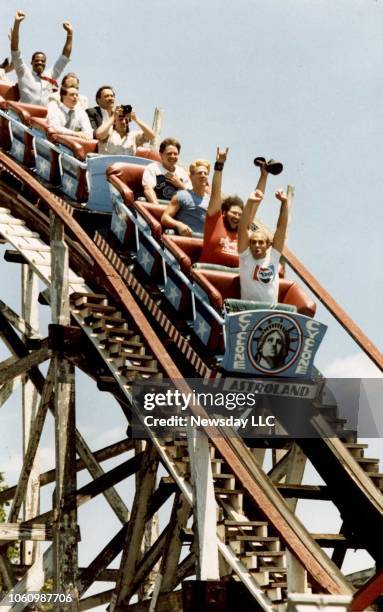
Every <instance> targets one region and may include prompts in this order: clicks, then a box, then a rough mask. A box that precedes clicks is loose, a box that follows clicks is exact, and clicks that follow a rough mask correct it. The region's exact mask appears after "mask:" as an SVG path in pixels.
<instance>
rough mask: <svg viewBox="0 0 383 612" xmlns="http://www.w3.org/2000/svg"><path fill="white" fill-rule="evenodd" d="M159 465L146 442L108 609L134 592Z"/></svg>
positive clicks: (127, 601) (123, 604)
mask: <svg viewBox="0 0 383 612" xmlns="http://www.w3.org/2000/svg"><path fill="white" fill-rule="evenodd" d="M157 467H158V454H157V451H156V449H155V448H154V447H153V445H152V444H151V443H149V442H148V444H147V448H146V450H145V453H144V457H143V460H142V465H141V468H140V471H139V472H138V486H137V489H136V494H135V496H134V501H133V507H132V512H131V517H130V521H129V526H128V531H127V534H126V544H125V547H124V552H123V555H122V559H121V565H120V575H119V579H118V581H117V584H116V591H115V593H114V596H113V598H112V601H111V603H110V612H113V611H114V610H120V609H122V607H123V606H125V605H127V604H128V603H129V599H130V597H131V596H132V595H133V591H132V582H133V579H134V577H135V576H136V570H137V564H138V560H139V556H140V552H141V543H142V539H143V536H144V531H145V524H146V521H147V518H148V510H149V504H150V498H151V495H152V494H153V491H154V487H155V481H156V474H157Z"/></svg>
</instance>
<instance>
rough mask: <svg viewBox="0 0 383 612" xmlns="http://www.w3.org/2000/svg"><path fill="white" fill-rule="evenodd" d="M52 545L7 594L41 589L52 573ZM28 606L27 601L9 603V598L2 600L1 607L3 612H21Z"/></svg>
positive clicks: (21, 593)
mask: <svg viewBox="0 0 383 612" xmlns="http://www.w3.org/2000/svg"><path fill="white" fill-rule="evenodd" d="M52 560H53V554H52V546H49V548H47V550H46V551H45V552H44V555H43V556H42V557H41V556H39V557H38V558H37V559H36V561H35V562H34V564H33V565H31V566H30V568H29V570H28V571H27V572H26V573H25V575H24V576H23V577H22V578H21V580H19V582H18V583H17V584H16V585H15V586H14V588H12V589H10V590H8V593H7V595H10V594H11V593H12V594H13V595H15V594H20V595H23V594H24V593H26V592H28V591H29V592H30V591H40V589H41V588H42V586H43V584H44V582H45V580H48V578H50V577H51V575H52ZM27 606H28V603H27V602H19V603H14V604H12V606H11V605H9V603H8V602H7V600H4V599H3V600H2V601H0V609H1V611H2V612H10V611H11V610H12V612H21V611H22V610H24V608H26V607H27Z"/></svg>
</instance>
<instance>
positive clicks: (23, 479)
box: [8, 363, 53, 523]
mask: <svg viewBox="0 0 383 612" xmlns="http://www.w3.org/2000/svg"><path fill="white" fill-rule="evenodd" d="M52 392H53V366H52V363H51V364H50V366H49V370H48V374H47V378H46V381H45V385H44V388H43V392H42V395H41V399H40V404H39V407H38V410H37V414H36V417H35V419H34V421H33V425H32V428H31V432H30V437H29V443H28V448H27V450H26V453H25V455H24V462H23V466H22V468H21V473H20V476H19V482H18V483H17V486H16V491H15V496H14V498H13V502H12V506H11V509H10V512H9V517H8V520H9V521H10V522H11V523H12V522H13V521H16V520H17V518H18V516H19V511H20V508H21V504H22V503H23V501H24V497H25V494H26V490H27V483H28V480H29V476H30V473H31V470H32V467H33V462H34V460H35V456H36V452H37V448H38V445H39V442H40V438H41V433H42V430H43V426H44V422H45V417H46V414H47V411H48V407H49V403H50V402H51V401H52Z"/></svg>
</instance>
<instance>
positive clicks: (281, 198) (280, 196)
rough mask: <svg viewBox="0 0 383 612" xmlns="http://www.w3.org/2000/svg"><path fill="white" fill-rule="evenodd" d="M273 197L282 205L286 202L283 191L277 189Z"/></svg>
mask: <svg viewBox="0 0 383 612" xmlns="http://www.w3.org/2000/svg"><path fill="white" fill-rule="evenodd" d="M275 197H276V198H277V200H279V201H280V202H281V203H282V204H283V203H284V202H287V195H286V192H285V191H283V189H278V190H277V191H276V192H275Z"/></svg>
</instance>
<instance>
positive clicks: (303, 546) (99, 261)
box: [0, 152, 383, 609]
mask: <svg viewBox="0 0 383 612" xmlns="http://www.w3.org/2000/svg"><path fill="white" fill-rule="evenodd" d="M0 168H1V170H3V171H6V172H8V173H10V174H11V175H13V176H14V177H15V178H16V179H17V180H19V181H20V182H21V183H22V184H23V185H25V186H26V187H27V189H28V191H29V192H32V193H33V197H34V198H36V199H37V200H38V201H39V202H40V204H41V203H43V204H44V207H45V208H46V209H47V210H49V211H50V212H51V213H53V214H54V215H57V216H58V217H59V218H60V220H61V221H62V222H63V223H64V225H65V227H66V230H67V232H68V236H69V239H68V243H69V244H70V246H71V253H70V259H71V264H72V266H73V267H74V268H75V269H76V270H78V271H79V272H80V274H81V275H82V276H83V277H84V279H83V278H81V277H78V276H77V275H76V274H73V273H72V276H71V277H70V279H69V283H70V285H71V290H72V292H74V293H76V292H77V293H78V292H84V294H86V293H87V292H88V293H90V292H91V291H90V289H89V286H94V285H96V286H98V287H102V289H103V292H106V293H107V294H108V295H110V296H111V297H112V299H113V300H114V301H115V302H117V303H118V307H119V308H120V309H121V311H122V315H123V317H126V319H127V320H128V321H129V325H131V324H132V322H134V325H135V327H136V329H138V330H139V332H140V334H141V336H142V338H143V340H144V343H145V347H146V348H147V350H148V351H149V352H150V354H151V355H152V356H153V358H154V359H155V360H156V362H157V363H158V369H159V371H161V372H162V374H163V375H164V376H166V377H168V378H170V379H173V380H174V381H176V383H175V384H176V386H177V387H178V388H179V390H181V391H182V392H185V393H187V392H189V391H190V390H189V387H188V386H187V383H186V382H185V381H184V379H183V376H182V372H181V371H180V370H179V368H178V367H177V366H176V364H175V363H174V361H173V360H172V358H171V357H170V355H169V354H168V352H167V351H166V349H165V347H164V346H163V344H162V343H161V341H160V340H159V338H158V337H157V335H156V334H155V332H154V331H153V329H152V328H151V326H150V324H149V323H148V321H147V319H146V316H145V314H144V312H143V311H142V310H141V308H140V307H139V306H138V304H137V302H136V300H135V299H134V297H133V296H132V294H131V292H130V290H129V289H128V288H127V286H126V284H125V281H124V280H123V278H122V277H121V274H120V273H119V272H118V271H117V269H116V267H114V266H113V265H112V264H111V263H110V261H109V259H110V257H108V258H107V257H106V256H104V255H103V254H102V253H101V252H100V250H99V249H98V248H97V246H96V245H95V243H94V242H93V241H92V240H91V239H90V238H89V236H88V235H87V234H86V233H85V232H84V230H83V229H82V228H81V227H80V225H79V224H78V223H77V222H76V221H75V220H74V219H73V217H72V215H71V212H70V209H69V208H68V206H67V205H66V204H65V203H64V202H63V201H62V200H61V199H60V198H58V197H57V196H54V195H53V194H51V193H50V192H49V191H48V190H47V189H46V188H44V187H43V186H42V185H41V184H40V183H38V182H37V181H36V180H35V179H34V177H33V176H31V174H30V173H29V172H27V171H26V170H24V169H23V168H21V167H20V166H19V165H18V164H17V163H16V162H14V161H13V160H11V159H10V158H9V157H8V156H6V155H5V154H4V153H2V152H0ZM3 198H4V199H5V200H6V202H5V206H6V207H7V208H10V209H11V210H12V211H13V213H14V214H15V215H16V216H20V217H22V218H23V219H24V220H25V222H26V224H27V225H28V226H29V225H31V226H32V227H33V228H34V229H37V230H38V231H39V233H41V235H42V236H43V237H45V239H46V238H47V236H48V235H49V219H48V217H47V216H46V215H44V214H42V213H41V212H40V211H39V210H38V208H37V207H35V206H33V205H32V204H31V203H29V202H28V200H27V199H26V198H25V199H24V198H20V197H19V198H17V197H15V196H14V194H12V192H11V190H9V191H7V190H6V189H4V190H3ZM16 225H17V224H16ZM4 236H5V237H6V238H7V240H9V241H10V242H11V243H13V244H14V246H15V248H16V249H19V250H20V252H21V253H22V254H23V256H24V257H25V258H26V259H27V261H29V263H30V264H31V265H32V266H34V268H35V269H36V271H37V272H38V273H39V275H40V277H41V278H43V280H44V281H45V282H46V283H47V284H49V281H50V277H49V274H50V272H49V264H50V261H49V256H48V253H46V255H45V257H44V255H43V256H42V261H40V262H39V261H36V259H34V255H33V253H34V251H33V248H30V249H29V253H30V256H28V249H25V248H24V249H23V248H22V247H21V246H20V244H19V243H18V242H17V240H16V239H14V240H13V242H12V236H11V235H10V234H8V235H6V234H4ZM29 238H30V239H32V240H33V239H36V240H37V239H38V236H31V235H29ZM41 246H42V245H41ZM43 251H44V249H42V252H43ZM290 263H291V262H290ZM293 267H294V266H293ZM131 280H132V279H131ZM86 282H88V283H89V286H87V285H86V284H85V283H86ZM133 289H134V287H133ZM136 290H137V287H136ZM143 298H145V296H143V297H142V295H141V299H142V300H143V302H144V299H143ZM320 299H321V298H320ZM105 306H107V305H105ZM72 314H73V315H74V316H75V318H76V320H77V322H78V323H79V324H80V326H81V327H82V329H83V330H84V331H85V332H86V333H87V335H88V337H89V339H90V340H91V341H92V342H93V344H94V346H95V347H96V348H97V349H98V350H99V353H100V355H101V356H102V358H103V359H104V361H105V363H107V364H108V367H109V369H110V371H111V373H112V374H113V376H114V378H115V380H116V381H117V382H118V383H119V384H120V387H121V389H122V391H123V392H124V394H125V396H126V399H127V400H128V401H130V399H131V396H130V390H129V385H127V384H126V380H122V379H121V378H119V374H118V372H117V370H116V364H113V360H112V361H111V360H110V359H107V356H106V353H105V350H104V348H103V347H102V345H101V348H100V342H99V338H98V337H97V334H95V333H94V329H93V330H92V325H90V326H89V325H88V323H87V322H86V321H85V320H84V319H83V318H82V315H81V313H80V314H79V313H78V312H76V308H74V310H73V309H72ZM359 331H360V330H359ZM174 333H175V332H174ZM362 336H363V337H361V336H360V337H359V340H360V341H361V342H362V344H363V345H364V350H366V347H367V350H366V352H368V351H370V352H371V351H372V354H374V351H375V350H377V349H376V347H374V346H373V345H372V343H371V346H372V349H371V347H370V348H369V347H368V346H367V343H366V337H365V336H364V335H363V334H362ZM367 340H368V339H367ZM357 341H358V340H357ZM358 343H359V342H358ZM362 348H363V347H362ZM370 356H371V355H370ZM197 357H198V356H197ZM375 357H376V356H375ZM371 358H373V357H371ZM378 361H379V360H378ZM200 362H201V363H199V364H198V367H199V371H200V372H201V373H205V375H206V376H207V377H209V375H210V374H211V371H210V369H209V368H208V367H207V366H205V368H206V369H204V367H203V362H202V360H200ZM374 362H375V363H376V358H375V359H374ZM381 365H383V362H382V364H381ZM117 369H118V368H117ZM194 409H195V411H196V412H198V411H199V408H198V407H197V406H195V407H194ZM206 433H207V435H208V436H209V437H210V439H211V443H212V444H213V445H214V447H215V449H216V452H217V453H218V456H219V457H221V458H222V459H223V460H224V461H225V463H226V464H227V465H228V466H230V470H231V473H232V475H233V477H234V478H235V479H236V480H237V481H238V482H239V483H240V485H241V487H242V488H243V491H244V493H245V494H246V495H247V497H248V498H249V499H250V500H251V501H252V503H253V504H254V506H256V507H257V508H259V509H260V510H261V512H262V514H263V515H264V516H265V518H266V519H267V521H268V522H269V524H270V525H271V526H272V528H273V529H274V530H275V531H276V532H277V534H278V536H279V537H280V539H281V541H282V542H283V544H284V545H285V546H286V547H287V548H288V549H289V550H290V551H291V552H292V553H293V554H294V556H296V557H297V558H298V559H300V562H301V563H302V565H303V566H304V568H305V569H306V570H307V572H308V574H309V575H310V577H311V580H312V582H313V583H315V584H316V585H317V586H318V588H319V589H320V590H321V591H324V592H328V593H333V594H345V593H350V587H349V585H348V583H347V581H346V580H345V579H344V577H343V576H342V574H341V572H340V571H339V570H338V568H337V567H336V566H335V565H334V564H333V563H332V562H331V561H330V560H329V559H328V557H327V556H326V555H325V553H324V552H323V551H322V550H321V548H320V547H319V546H318V545H317V544H316V543H315V542H314V540H313V539H312V538H311V537H310V534H308V532H307V531H306V530H305V528H304V527H303V526H302V525H301V524H300V522H299V521H298V519H297V518H296V517H295V516H294V514H293V513H292V512H291V511H290V510H289V508H288V507H287V506H286V504H285V503H284V500H283V498H282V497H281V496H280V494H279V493H278V492H277V490H276V489H275V487H274V486H273V485H272V483H271V481H270V480H269V479H268V478H267V476H266V475H265V474H264V473H263V472H262V470H261V469H260V468H259V466H257V464H256V462H255V461H254V458H253V457H252V455H251V454H250V452H249V451H248V449H247V448H246V446H245V444H244V442H243V441H242V440H240V439H235V440H230V441H228V440H225V439H224V438H222V437H221V438H219V437H217V431H216V430H215V429H214V428H206ZM153 441H154V443H155V445H156V447H157V450H158V452H159V453H160V456H161V457H162V459H163V462H164V463H165V465H166V466H167V468H168V471H169V473H170V474H171V475H172V476H173V478H174V480H175V481H176V483H177V485H178V486H180V488H181V490H183V492H184V493H185V494H186V495H187V496H188V497H189V498H190V499H191V492H190V488H188V486H186V484H185V482H186V481H185V479H184V478H183V477H182V473H180V471H179V470H178V469H177V467H176V464H175V462H174V461H173V457H172V455H171V454H169V453H168V452H167V449H166V445H164V444H163V443H162V442H161V441H160V440H157V439H154V440H153ZM342 461H345V462H346V464H347V463H349V464H350V465H351V466H352V469H353V470H354V471H355V465H354V464H355V460H354V459H353V458H352V457H351V455H350V457H346V458H345V457H343V458H342ZM357 467H359V466H357ZM364 486H365V481H364V480H363V478H361V484H360V487H361V488H363V487H364ZM377 493H378V492H375V494H373V495H372V497H373V505H374V507H375V506H376V507H377V508H378V511H379V512H382V509H383V506H382V502H381V499H380V498H381V497H382V496H381V495H380V498H379V496H378V494H377ZM369 495H370V496H371V491H370V492H369ZM220 547H221V549H222V550H221V552H222V554H223V555H224V556H225V558H226V559H227V560H228V562H229V564H230V565H231V566H232V567H233V569H235V567H234V566H235V564H236V561H235V560H231V561H232V562H230V555H231V552H230V550H229V549H228V548H227V546H226V545H225V544H224V543H222V542H221V544H220ZM247 586H248V587H249V590H250V591H252V581H251V580H250V579H249V583H248V585H247ZM254 588H255V589H256V586H254ZM260 597H261V596H260ZM261 599H262V597H261ZM262 603H263V606H264V609H268V606H269V604H268V602H267V600H262Z"/></svg>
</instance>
